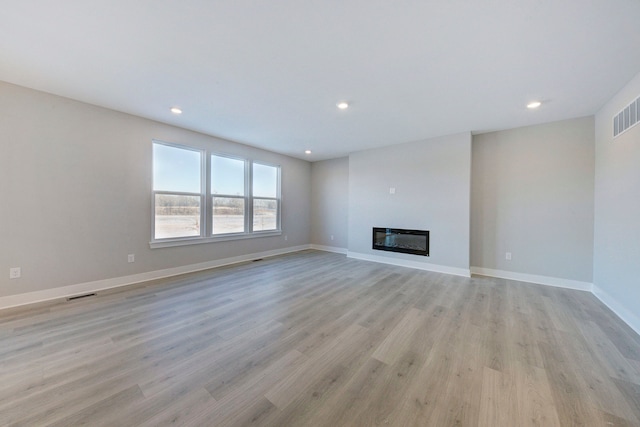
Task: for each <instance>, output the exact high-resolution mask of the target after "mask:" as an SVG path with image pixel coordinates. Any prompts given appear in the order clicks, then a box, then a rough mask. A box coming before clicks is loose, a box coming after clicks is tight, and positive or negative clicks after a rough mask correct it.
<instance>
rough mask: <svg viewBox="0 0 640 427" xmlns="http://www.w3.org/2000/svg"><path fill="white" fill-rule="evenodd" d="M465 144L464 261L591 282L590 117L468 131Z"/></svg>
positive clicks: (591, 123)
mask: <svg viewBox="0 0 640 427" xmlns="http://www.w3.org/2000/svg"><path fill="white" fill-rule="evenodd" d="M472 147H473V148H472V153H473V155H472V175H471V183H472V187H471V188H472V190H471V265H472V266H473V267H481V268H488V269H494V270H501V271H509V272H516V273H525V274H529V275H538V276H547V277H552V278H560V279H569V280H575V281H580V282H586V283H591V281H592V270H593V183H594V168H595V159H594V120H593V117H586V118H580V119H573V120H567V121H561V122H554V123H548V124H544V125H537V126H529V127H524V128H518V129H512V130H507V131H501V132H492V133H487V134H483V135H475V136H474V137H473V146H472ZM507 252H510V253H511V260H507V259H506V253H507Z"/></svg>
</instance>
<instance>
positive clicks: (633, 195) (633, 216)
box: [593, 74, 640, 333]
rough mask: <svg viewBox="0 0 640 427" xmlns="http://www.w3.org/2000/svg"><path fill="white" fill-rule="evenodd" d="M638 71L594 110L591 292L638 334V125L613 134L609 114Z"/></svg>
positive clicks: (635, 92)
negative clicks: (594, 155)
mask: <svg viewBox="0 0 640 427" xmlns="http://www.w3.org/2000/svg"><path fill="white" fill-rule="evenodd" d="M638 96H640V74H638V75H637V76H636V77H635V78H634V79H633V80H631V81H630V82H629V83H628V84H627V85H626V86H625V87H624V88H623V89H622V90H621V91H620V92H619V93H618V94H617V95H616V96H615V97H614V98H613V99H611V101H610V102H608V103H607V104H606V105H605V106H604V107H603V108H602V110H600V111H599V112H598V114H597V115H596V126H595V128H596V180H595V253H594V269H593V271H594V273H593V275H594V278H593V279H594V285H595V286H594V292H595V293H596V295H598V296H599V297H600V298H601V299H602V300H603V301H605V302H606V303H607V304H609V305H610V306H611V307H612V308H613V309H614V310H615V311H616V313H617V314H618V315H619V316H620V317H622V318H623V319H624V320H625V321H626V322H627V323H629V324H630V325H632V326H633V327H634V328H635V330H636V331H638V333H640V315H639V314H638V313H640V282H639V279H638V278H639V277H640V125H636V126H635V127H633V128H631V129H630V130H628V131H627V132H625V133H623V134H621V135H619V136H618V137H617V138H616V139H613V136H612V135H613V116H614V115H616V114H617V113H619V112H620V111H621V110H622V109H623V108H624V107H626V106H627V105H628V104H629V103H630V102H631V101H633V100H634V99H636V98H638Z"/></svg>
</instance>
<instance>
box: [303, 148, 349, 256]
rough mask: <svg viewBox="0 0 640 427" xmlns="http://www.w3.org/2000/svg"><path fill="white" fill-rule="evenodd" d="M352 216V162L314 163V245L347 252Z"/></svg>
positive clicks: (312, 237) (312, 238) (312, 188)
mask: <svg viewBox="0 0 640 427" xmlns="http://www.w3.org/2000/svg"><path fill="white" fill-rule="evenodd" d="M348 212H349V158H348V157H342V158H339V159H332V160H324V161H321V162H315V163H312V164H311V243H312V244H314V245H320V246H325V247H331V248H339V249H343V250H346V249H347V242H348V233H347V219H348ZM332 236H333V239H332V238H331V237H332Z"/></svg>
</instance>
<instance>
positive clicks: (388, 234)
mask: <svg viewBox="0 0 640 427" xmlns="http://www.w3.org/2000/svg"><path fill="white" fill-rule="evenodd" d="M372 248H373V249H377V250H380V251H390V252H401V253H405V254H413V255H422V256H429V231H428V230H406V229H404V228H380V227H374V228H373V242H372Z"/></svg>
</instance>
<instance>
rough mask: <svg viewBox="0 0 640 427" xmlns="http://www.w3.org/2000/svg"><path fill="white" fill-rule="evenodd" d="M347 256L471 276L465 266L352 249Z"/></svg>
mask: <svg viewBox="0 0 640 427" xmlns="http://www.w3.org/2000/svg"><path fill="white" fill-rule="evenodd" d="M347 257H348V258H354V259H360V260H363V261H373V262H379V263H382V264H391V265H397V266H398V267H408V268H415V269H418V270H426V271H435V272H436V273H445V274H453V275H454V276H463V277H471V272H470V271H469V270H468V269H465V268H456V267H448V266H446V265H439V264H428V263H425V262H418V261H410V260H405V259H398V258H387V257H384V256H379V255H371V254H363V253H360V252H352V251H347Z"/></svg>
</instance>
